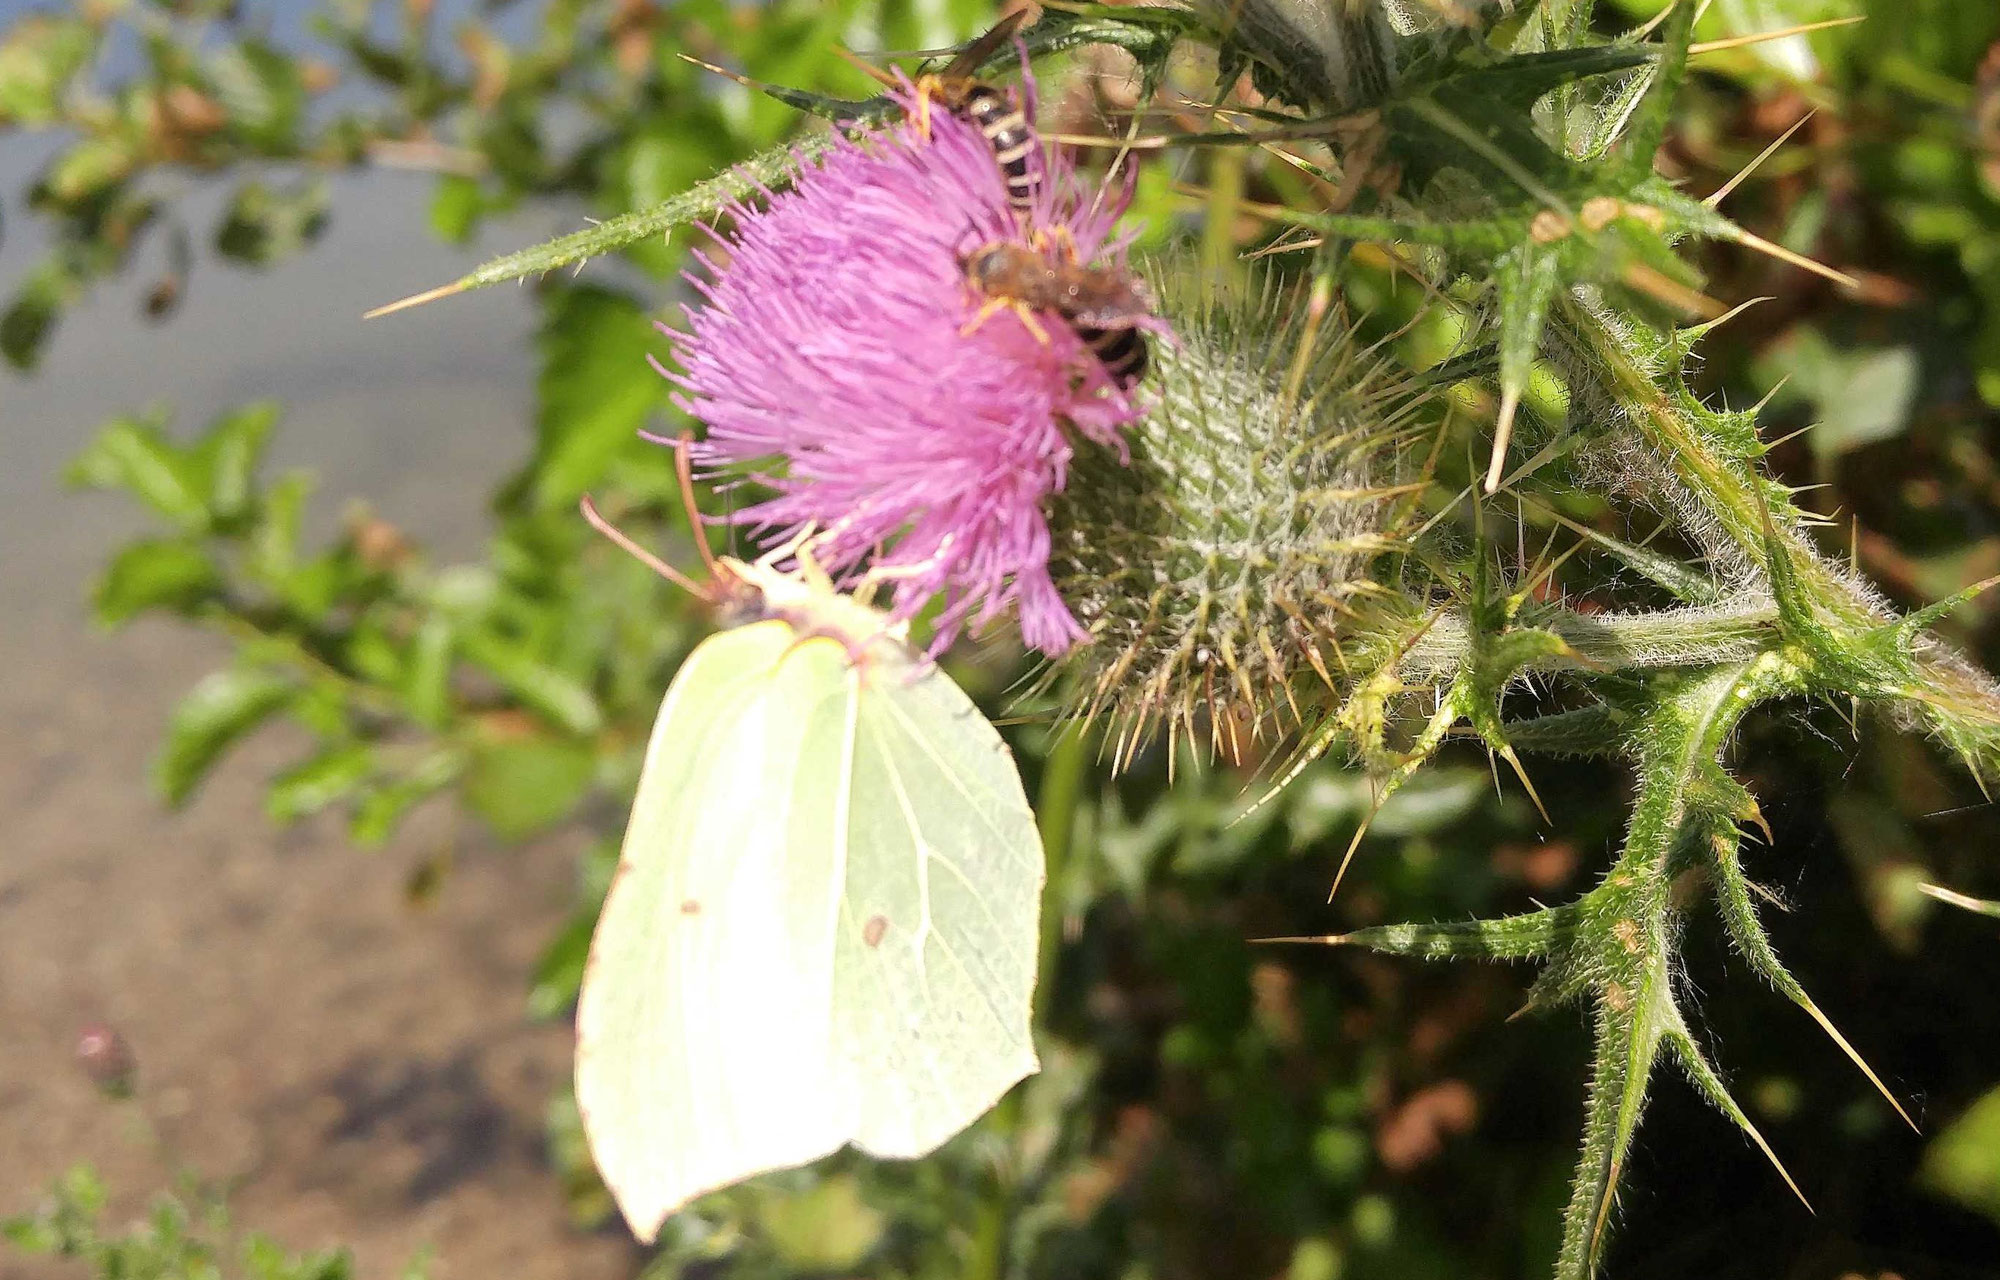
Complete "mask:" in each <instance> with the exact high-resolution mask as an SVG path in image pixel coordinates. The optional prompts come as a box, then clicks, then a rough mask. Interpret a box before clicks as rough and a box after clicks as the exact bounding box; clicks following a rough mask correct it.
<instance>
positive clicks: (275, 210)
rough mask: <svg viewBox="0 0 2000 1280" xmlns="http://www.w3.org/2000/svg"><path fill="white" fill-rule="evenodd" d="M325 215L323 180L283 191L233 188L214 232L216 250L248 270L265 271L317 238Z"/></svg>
mask: <svg viewBox="0 0 2000 1280" xmlns="http://www.w3.org/2000/svg"><path fill="white" fill-rule="evenodd" d="M327 216H328V205H327V186H326V183H324V182H322V181H319V180H317V179H315V180H312V181H308V182H301V183H296V184H294V185H292V186H290V187H285V188H278V187H271V186H267V185H265V184H264V183H262V182H246V183H244V184H243V185H242V186H240V187H238V188H237V189H236V194H235V195H234V196H233V197H231V199H230V202H229V208H228V209H227V210H226V211H224V213H223V218H222V224H221V225H220V226H219V227H217V228H216V232H215V251H216V252H217V253H219V254H221V255H222V256H223V257H225V258H229V259H232V260H234V261H236V262H242V263H246V264H248V265H250V266H255V267H263V266H269V265H270V264H271V263H273V262H276V261H278V260H279V259H281V258H286V257H289V256H291V255H292V254H294V253H297V252H298V251H299V250H300V249H302V248H304V247H305V246H306V245H308V244H310V243H312V242H313V241H314V240H316V239H318V238H319V234H320V232H322V231H324V230H326V223H327Z"/></svg>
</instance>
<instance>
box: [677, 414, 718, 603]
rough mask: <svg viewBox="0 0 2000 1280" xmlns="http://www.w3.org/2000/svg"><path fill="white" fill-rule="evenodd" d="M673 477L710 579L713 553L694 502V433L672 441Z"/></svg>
mask: <svg viewBox="0 0 2000 1280" xmlns="http://www.w3.org/2000/svg"><path fill="white" fill-rule="evenodd" d="M674 475H675V476H677V477H679V479H680V482H681V506H682V508H683V509H685V510H686V512H687V518H688V529H689V530H690V531H691V532H693V534H694V545H695V547H696V548H697V549H698V550H700V552H701V563H702V565H703V567H704V568H706V569H707V570H708V572H709V576H710V577H714V576H715V573H716V563H715V553H714V552H713V551H710V550H709V549H708V530H707V528H705V527H704V526H703V524H702V520H701V507H700V506H699V505H698V504H697V503H696V502H695V500H694V432H692V431H683V432H681V434H680V438H679V439H677V440H675V441H674Z"/></svg>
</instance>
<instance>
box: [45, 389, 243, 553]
mask: <svg viewBox="0 0 2000 1280" xmlns="http://www.w3.org/2000/svg"><path fill="white" fill-rule="evenodd" d="M160 426H161V422H160V420H159V419H158V418H157V417H155V418H119V419H117V420H115V421H113V422H112V423H111V424H110V425H109V426H107V427H105V428H104V429H103V430H102V431H100V432H98V433H97V438H96V439H94V440H92V441H91V442H90V444H89V445H88V446H86V447H85V448H84V451H83V452H82V453H80V454H78V455H77V457H76V460H75V461H73V462H71V463H70V464H69V467H68V469H67V470H65V471H64V473H63V479H64V481H65V483H68V484H70V485H74V486H76V487H78V488H87V489H119V490H123V491H124V492H126V493H129V494H131V495H132V496H134V497H136V498H138V499H139V500H140V501H141V502H143V503H145V504H146V505H147V506H148V507H150V508H152V509H153V511H155V512H157V513H158V514H159V515H162V516H164V517H166V518H167V519H168V520H171V521H172V522H173V523H175V524H176V525H179V526H180V527H181V528H183V529H185V530H187V531H188V532H190V533H200V532H205V531H206V530H207V529H208V527H209V523H210V518H209V494H210V486H211V479H210V476H209V474H208V466H207V465H206V462H205V460H203V459H202V458H200V457H199V456H197V455H196V454H193V453H189V452H187V451H184V450H182V449H180V448H179V447H177V446H176V445H174V444H173V442H171V441H169V440H168V439H167V438H166V436H165V435H164V434H163V433H162V431H161V430H160Z"/></svg>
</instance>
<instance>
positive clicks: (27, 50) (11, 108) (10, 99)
mask: <svg viewBox="0 0 2000 1280" xmlns="http://www.w3.org/2000/svg"><path fill="white" fill-rule="evenodd" d="M96 50H97V33H96V32H95V31H93V30H92V29H91V26H90V24H89V23H88V22H85V21H83V20H82V19H81V18H56V17H52V16H49V15H44V14H31V15H29V16H27V17H24V18H22V19H21V20H20V21H18V22H16V23H15V24H14V25H13V26H12V27H10V28H8V30H7V35H6V39H5V40H4V41H0V125H25V126H28V127H30V128H32V127H34V126H37V125H46V124H51V123H53V122H54V121H55V120H56V119H57V118H58V117H59V115H60V114H61V111H62V98H63V94H64V91H65V90H66V89H67V88H68V87H69V82H70V81H71V80H72V79H74V78H75V76H76V74H77V72H79V71H81V70H83V68H84V67H85V66H87V65H88V64H89V62H90V59H91V56H92V55H93V54H94V53H95V52H96Z"/></svg>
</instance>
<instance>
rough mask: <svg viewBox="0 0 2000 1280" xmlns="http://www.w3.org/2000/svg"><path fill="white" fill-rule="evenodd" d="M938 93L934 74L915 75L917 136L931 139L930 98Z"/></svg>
mask: <svg viewBox="0 0 2000 1280" xmlns="http://www.w3.org/2000/svg"><path fill="white" fill-rule="evenodd" d="M937 94H938V78H937V77H936V76H918V77H917V136H919V137H921V138H922V139H923V140H924V141H925V142H929V141H930V140H931V99H932V98H934V97H936V96H937Z"/></svg>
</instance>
